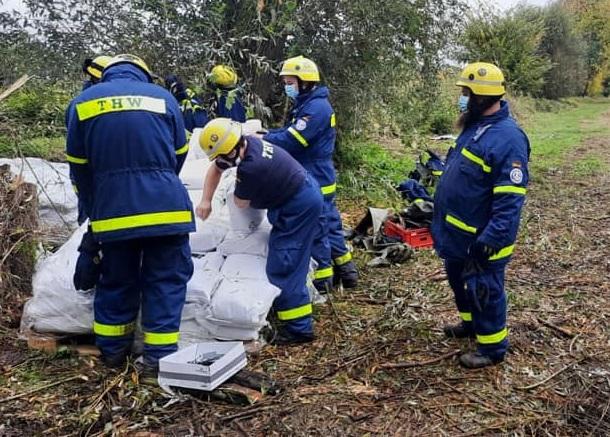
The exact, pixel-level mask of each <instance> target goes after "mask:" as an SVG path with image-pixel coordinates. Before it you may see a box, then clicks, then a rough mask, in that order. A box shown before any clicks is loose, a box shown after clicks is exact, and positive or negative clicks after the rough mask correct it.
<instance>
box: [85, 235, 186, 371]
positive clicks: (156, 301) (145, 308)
mask: <svg viewBox="0 0 610 437" xmlns="http://www.w3.org/2000/svg"><path fill="white" fill-rule="evenodd" d="M192 274H193V262H192V259H191V249H190V246H189V237H188V234H183V235H170V236H163V237H147V238H138V239H133V240H124V241H118V242H112V243H104V244H102V275H101V277H100V280H99V282H98V285H97V288H96V293H95V301H94V311H95V322H94V332H95V334H96V344H97V346H98V347H99V348H100V351H101V352H102V354H103V355H105V356H109V357H112V356H120V355H124V354H126V353H128V352H129V350H130V347H131V344H132V342H133V333H134V329H135V324H136V319H137V317H138V312H139V311H140V308H141V310H142V330H143V333H144V360H145V363H146V364H149V365H153V366H154V365H156V364H157V363H158V361H159V359H160V358H162V357H164V356H165V355H168V354H170V353H172V352H175V351H176V350H177V349H178V331H179V327H180V318H181V314H182V307H183V306H184V298H185V295H186V283H187V282H188V280H189V279H190V278H191V275H192Z"/></svg>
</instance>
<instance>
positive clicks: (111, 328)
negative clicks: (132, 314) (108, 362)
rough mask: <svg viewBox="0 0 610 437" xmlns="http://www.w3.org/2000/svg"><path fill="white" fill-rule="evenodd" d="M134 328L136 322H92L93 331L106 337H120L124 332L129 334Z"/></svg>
mask: <svg viewBox="0 0 610 437" xmlns="http://www.w3.org/2000/svg"><path fill="white" fill-rule="evenodd" d="M135 328H136V322H130V323H126V324H125V325H105V324H103V323H99V322H93V332H94V333H95V334H98V335H104V336H106V337H121V336H123V335H126V334H131V333H132V332H133V331H134V330H135Z"/></svg>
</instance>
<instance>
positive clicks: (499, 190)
mask: <svg viewBox="0 0 610 437" xmlns="http://www.w3.org/2000/svg"><path fill="white" fill-rule="evenodd" d="M526 192H527V189H525V188H523V187H517V186H515V185H499V186H497V187H494V189H493V193H494V194H521V195H523V196H525V193H526Z"/></svg>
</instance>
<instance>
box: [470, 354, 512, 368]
mask: <svg viewBox="0 0 610 437" xmlns="http://www.w3.org/2000/svg"><path fill="white" fill-rule="evenodd" d="M502 361H504V358H496V359H494V358H492V357H490V356H488V355H483V354H482V353H481V352H468V353H466V354H463V355H461V356H460V364H461V365H462V366H464V367H466V368H467V369H480V368H483V367H488V366H493V365H495V364H498V363H501V362H502Z"/></svg>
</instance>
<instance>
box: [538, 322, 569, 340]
mask: <svg viewBox="0 0 610 437" xmlns="http://www.w3.org/2000/svg"><path fill="white" fill-rule="evenodd" d="M537 320H538V322H540V323H542V324H543V325H544V326H546V327H547V328H551V329H554V330H555V331H557V332H559V333H561V334H563V335H565V336H566V337H568V338H574V335H575V334H573V333H572V332H571V331H569V330H567V329H565V328H562V327H561V326H557V325H555V324H553V323H551V322H549V321H548V320H544V319H541V318H540V317H537Z"/></svg>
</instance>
